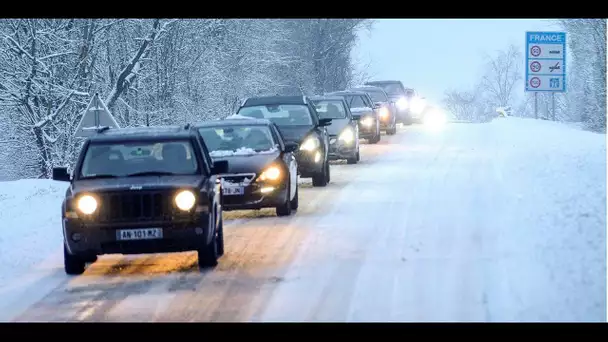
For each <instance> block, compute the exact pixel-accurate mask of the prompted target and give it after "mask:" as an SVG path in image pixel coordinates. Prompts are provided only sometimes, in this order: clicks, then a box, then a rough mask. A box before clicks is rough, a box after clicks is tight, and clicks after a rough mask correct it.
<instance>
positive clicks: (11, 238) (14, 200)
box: [0, 179, 68, 320]
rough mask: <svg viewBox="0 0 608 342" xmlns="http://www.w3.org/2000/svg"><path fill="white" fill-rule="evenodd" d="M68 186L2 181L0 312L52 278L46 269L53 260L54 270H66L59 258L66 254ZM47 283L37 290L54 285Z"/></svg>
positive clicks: (40, 181) (36, 180) (54, 183)
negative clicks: (28, 289)
mask: <svg viewBox="0 0 608 342" xmlns="http://www.w3.org/2000/svg"><path fill="white" fill-rule="evenodd" d="M67 186H68V183H65V182H56V181H52V180H43V179H22V180H18V181H11V182H0V311H3V312H5V310H2V309H3V308H5V307H6V306H7V305H10V304H12V303H14V302H15V301H16V299H17V298H19V296H18V295H17V293H18V292H19V291H21V290H23V289H24V288H25V287H27V286H26V285H28V283H36V282H38V281H39V280H40V279H42V278H45V277H47V276H48V275H49V274H48V273H45V272H44V270H43V269H44V268H45V267H46V266H45V265H48V263H47V261H49V259H54V260H56V261H58V262H59V263H57V262H53V269H56V270H62V264H61V262H62V261H61V260H62V259H61V258H59V259H57V255H58V254H60V253H61V251H62V241H63V240H62V229H61V202H62V200H63V197H64V195H65V191H66V189H67ZM61 255H62V254H61ZM35 269H37V270H38V271H34V270H35ZM41 270H42V272H41ZM47 280H48V281H46V282H44V283H45V284H40V285H38V286H37V288H38V289H40V288H42V287H44V285H51V281H50V280H49V279H47ZM29 297H30V298H32V299H33V298H34V295H31V296H29ZM19 300H22V299H21V298H19ZM1 317H2V316H1V315H0V320H2V318H1Z"/></svg>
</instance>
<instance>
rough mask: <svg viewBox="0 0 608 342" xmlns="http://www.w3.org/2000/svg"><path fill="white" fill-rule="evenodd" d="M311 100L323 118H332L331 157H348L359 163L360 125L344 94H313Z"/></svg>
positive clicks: (329, 130) (331, 158) (347, 161)
mask: <svg viewBox="0 0 608 342" xmlns="http://www.w3.org/2000/svg"><path fill="white" fill-rule="evenodd" d="M310 100H311V101H312V102H313V103H314V104H315V106H316V107H317V113H319V117H320V118H322V119H331V120H332V121H331V125H329V126H328V127H327V131H328V132H329V159H330V160H340V159H346V163H348V164H357V162H359V160H360V153H359V127H358V125H357V120H355V119H354V118H353V115H352V113H351V112H350V109H349V108H348V105H347V104H346V100H345V99H344V98H343V97H342V96H313V97H311V98H310Z"/></svg>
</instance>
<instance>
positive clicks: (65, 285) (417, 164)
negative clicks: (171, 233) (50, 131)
mask: <svg viewBox="0 0 608 342" xmlns="http://www.w3.org/2000/svg"><path fill="white" fill-rule="evenodd" d="M362 147H363V150H362V162H361V163H360V164H358V165H332V181H331V183H330V185H328V187H326V188H312V187H311V186H310V183H309V182H308V180H305V181H304V184H303V185H302V188H301V192H300V196H301V197H300V209H299V210H298V212H297V213H296V214H295V215H294V216H292V217H287V218H279V217H275V216H274V211H272V210H262V211H260V212H257V213H256V212H232V213H226V214H225V217H226V219H227V223H228V224H227V225H226V226H225V235H226V236H225V241H226V254H225V255H224V256H223V257H222V258H221V259H220V264H219V266H218V267H217V268H216V269H215V270H212V271H207V272H204V273H201V272H199V271H198V270H197V267H196V258H195V254H194V253H180V254H164V255H162V254H161V255H142V256H128V257H123V256H104V257H102V258H100V260H99V261H98V262H97V263H95V264H93V265H92V266H91V267H89V268H88V269H87V271H86V272H85V274H84V275H82V276H79V277H73V278H70V277H67V276H65V275H63V269H62V264H61V249H60V248H61V240H60V239H61V230H60V227H53V229H55V230H56V233H53V234H55V235H56V236H57V237H58V239H59V240H58V242H57V241H55V242H54V243H55V244H56V245H57V246H58V248H57V247H53V248H54V249H53V250H54V252H53V253H54V254H52V255H49V256H48V257H46V258H44V262H43V263H42V264H37V266H36V267H35V268H31V269H29V271H28V272H21V273H20V274H19V273H18V272H14V273H12V276H11V279H10V280H6V279H5V280H3V281H2V282H1V283H0V320H17V321H32V320H34V321H72V320H87V321H606V149H605V135H599V134H593V133H589V132H583V131H578V130H575V129H572V128H568V127H566V126H564V125H560V124H554V123H550V122H542V121H535V120H525V119H516V118H508V119H503V120H496V121H494V122H492V123H487V124H451V125H448V126H447V127H446V129H445V130H443V131H439V132H430V131H427V130H425V129H423V127H421V126H412V127H407V128H405V129H402V130H401V131H400V132H399V133H398V134H397V135H395V136H392V137H388V136H384V137H383V138H382V141H381V142H380V143H379V144H377V145H362ZM2 186H3V185H2V183H0V189H1V187H2ZM1 195H2V192H1V191H0V201H2V198H1ZM5 197H6V196H5ZM53 198H54V197H53ZM0 204H2V203H0ZM33 205H37V204H35V203H33ZM49 205H50V206H57V204H56V203H53V204H49ZM14 210H16V209H14ZM58 214H59V213H58V208H57V215H58ZM30 215H31V214H30ZM6 217H8V216H6ZM28 222H29V220H28ZM7 228H8V227H7ZM19 228H20V229H23V228H21V227H19ZM2 230H4V227H2V228H0V231H2ZM4 242H6V240H4ZM21 243H23V242H21ZM0 245H1V246H3V248H5V247H4V246H8V244H2V240H0ZM6 248H8V247H6ZM30 248H31V247H30ZM41 250H42V251H46V250H47V249H46V248H43V247H42V246H41ZM0 253H2V254H0V255H1V256H0V261H2V260H4V258H5V257H6V258H10V256H8V254H6V253H5V252H4V250H3V251H0ZM41 265H43V266H41ZM1 270H2V269H0V271H1ZM0 279H3V278H1V277H0ZM3 298H4V299H3ZM9 299H10V300H9Z"/></svg>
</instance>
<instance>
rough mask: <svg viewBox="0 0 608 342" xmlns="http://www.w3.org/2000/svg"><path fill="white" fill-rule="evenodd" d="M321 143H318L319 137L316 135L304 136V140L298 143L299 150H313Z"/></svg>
mask: <svg viewBox="0 0 608 342" xmlns="http://www.w3.org/2000/svg"><path fill="white" fill-rule="evenodd" d="M320 145H321V143H319V139H317V138H316V137H310V138H306V139H305V140H304V142H302V144H301V145H300V150H302V151H314V150H316V149H317V148H318V147H319V146H320Z"/></svg>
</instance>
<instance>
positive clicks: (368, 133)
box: [325, 90, 382, 144]
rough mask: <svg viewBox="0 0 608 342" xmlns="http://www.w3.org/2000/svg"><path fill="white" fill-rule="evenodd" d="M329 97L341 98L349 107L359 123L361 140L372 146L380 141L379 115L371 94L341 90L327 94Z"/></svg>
mask: <svg viewBox="0 0 608 342" xmlns="http://www.w3.org/2000/svg"><path fill="white" fill-rule="evenodd" d="M325 95H327V96H340V97H342V98H343V99H344V100H345V101H346V104H347V105H348V108H349V110H350V112H351V114H352V116H353V119H354V120H356V121H357V126H358V128H359V138H361V139H366V140H367V141H368V142H369V143H370V144H375V143H377V142H378V141H380V139H381V137H382V135H381V133H380V120H378V113H376V111H375V110H374V102H373V101H372V99H371V97H369V94H367V93H365V92H362V91H349V90H341V91H336V92H333V93H327V94H325Z"/></svg>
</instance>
